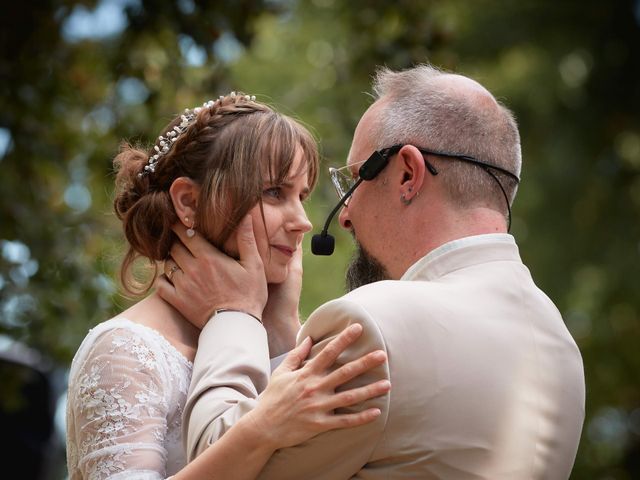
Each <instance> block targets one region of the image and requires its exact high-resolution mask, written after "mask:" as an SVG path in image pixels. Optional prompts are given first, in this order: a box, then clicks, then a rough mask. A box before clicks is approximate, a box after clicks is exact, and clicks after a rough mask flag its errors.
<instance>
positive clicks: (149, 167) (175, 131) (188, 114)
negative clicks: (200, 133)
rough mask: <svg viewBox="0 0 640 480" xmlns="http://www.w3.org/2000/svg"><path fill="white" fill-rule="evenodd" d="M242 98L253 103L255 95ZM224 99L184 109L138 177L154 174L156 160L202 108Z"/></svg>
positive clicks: (165, 151)
mask: <svg viewBox="0 0 640 480" xmlns="http://www.w3.org/2000/svg"><path fill="white" fill-rule="evenodd" d="M229 96H230V97H232V98H233V97H240V95H237V94H236V92H231V93H230V94H229ZM242 97H244V99H245V100H247V101H249V102H253V101H255V99H256V97H255V95H243V96H242ZM224 98H225V97H224V95H221V96H220V97H219V98H218V99H217V100H209V101H208V102H205V103H203V104H202V106H201V107H195V108H193V109H191V110H189V109H188V108H186V109H185V110H184V113H183V114H182V115H181V116H180V118H181V122H180V123H179V124H178V125H176V126H175V127H173V128H172V129H171V130H169V131H168V132H166V133H165V134H164V135H160V136H159V137H158V140H157V141H156V145H154V147H153V149H154V150H155V153H154V154H153V155H152V156H151V157H149V162H148V163H147V164H146V165H145V166H144V169H143V170H142V171H141V172H140V173H138V177H140V178H142V177H144V176H145V175H149V174H150V173H153V172H155V171H156V164H157V163H158V160H160V159H161V158H162V157H163V156H165V155H166V154H167V153H169V151H170V150H171V147H172V146H173V144H174V143H175V142H176V141H177V140H178V138H180V135H182V134H183V133H184V132H185V131H186V130H187V128H189V126H190V125H191V124H192V123H193V121H194V120H195V118H196V117H197V116H198V113H200V111H201V110H202V109H203V108H212V107H214V106H215V105H217V104H219V103H220V102H221V101H222V100H223V99H224Z"/></svg>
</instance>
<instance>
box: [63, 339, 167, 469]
mask: <svg viewBox="0 0 640 480" xmlns="http://www.w3.org/2000/svg"><path fill="white" fill-rule="evenodd" d="M158 357H160V358H158ZM76 360H78V361H82V363H81V364H80V366H79V367H78V369H77V372H75V374H74V375H73V376H72V377H71V379H70V382H69V393H68V398H69V400H68V401H69V411H68V419H69V423H70V425H69V427H70V428H69V431H68V435H69V436H70V437H71V438H69V439H68V441H67V443H68V445H69V446H68V448H71V449H72V450H74V451H72V452H70V453H71V458H72V463H75V465H72V467H73V469H74V470H76V471H77V473H79V474H80V476H81V478H88V479H96V480H102V479H106V478H110V479H114V478H129V479H130V478H136V479H145V480H146V479H150V480H151V479H153V480H155V479H160V478H164V477H165V466H166V459H167V451H166V448H165V441H164V439H165V436H166V433H167V410H168V408H169V405H168V401H167V398H168V397H169V396H168V394H167V392H165V391H164V389H168V388H170V387H169V385H170V381H168V380H167V378H166V373H165V372H164V371H163V361H164V360H165V359H163V358H162V353H161V352H158V351H157V349H156V350H154V349H153V348H151V347H150V346H149V344H148V343H145V342H144V340H143V339H142V338H141V337H139V336H137V335H136V334H135V333H133V332H131V331H127V330H123V329H114V330H110V331H108V332H106V333H104V334H103V335H101V336H100V337H99V338H98V339H97V340H96V342H95V343H94V344H93V345H92V346H91V347H90V348H89V349H88V351H87V353H86V355H84V358H82V359H76ZM76 360H74V361H76ZM70 467H71V466H70ZM70 473H71V478H72V479H73V478H74V475H73V473H72V472H71V468H70Z"/></svg>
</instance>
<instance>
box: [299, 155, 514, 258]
mask: <svg viewBox="0 0 640 480" xmlns="http://www.w3.org/2000/svg"><path fill="white" fill-rule="evenodd" d="M402 147H404V144H398V145H393V146H391V147H388V148H383V149H381V150H376V151H375V152H373V153H372V154H371V156H370V157H369V158H368V159H367V160H365V161H363V162H358V163H354V164H351V165H348V166H347V167H342V168H330V169H329V175H330V177H331V181H332V182H333V186H334V187H335V189H336V192H337V193H338V196H339V197H340V201H339V202H338V204H337V205H336V206H335V207H334V208H333V210H331V213H330V214H329V216H328V217H327V220H326V221H325V222H324V228H323V229H322V232H320V233H319V234H316V235H314V236H313V238H312V239H311V251H312V252H313V253H314V254H316V255H331V254H332V253H333V248H334V243H335V240H334V238H333V236H332V235H330V234H329V225H330V224H331V220H332V219H333V217H334V216H335V214H336V213H337V212H338V210H340V208H341V207H342V206H343V205H347V203H348V201H349V199H350V198H351V195H353V192H354V191H355V189H356V188H358V186H359V185H360V184H361V183H362V182H363V181H369V180H373V179H374V178H376V177H377V176H378V175H379V174H380V172H382V170H384V168H385V167H386V166H387V164H388V163H389V160H390V159H391V157H392V156H393V155H395V154H396V153H398V152H399V151H400V149H401V148H402ZM416 148H417V149H418V150H419V151H420V152H421V153H422V154H423V155H437V156H439V157H449V158H452V159H454V160H460V161H462V162H466V163H470V164H472V165H476V166H478V167H480V168H482V169H483V170H484V171H485V172H487V174H488V175H491V178H493V179H494V180H495V181H496V183H497V184H498V187H500V191H501V192H502V195H504V199H505V202H506V203H507V210H508V212H509V221H508V227H507V229H510V228H511V205H509V197H508V196H507V192H506V191H505V190H504V187H503V186H502V182H501V181H500V180H499V179H498V177H497V176H496V174H495V173H494V172H493V171H494V170H495V171H496V172H499V173H502V174H504V175H507V176H508V177H510V178H512V179H513V180H515V182H516V184H517V183H520V179H519V178H518V176H517V175H515V174H514V173H511V172H510V171H509V170H506V169H504V168H502V167H499V166H497V165H493V164H491V163H487V162H483V161H482V160H478V159H476V158H474V157H471V156H469V155H461V154H458V153H448V152H438V151H435V150H428V149H426V148H421V147H416ZM424 163H425V165H426V166H427V170H429V173H431V175H434V176H435V175H438V170H436V168H435V167H434V166H433V165H432V164H431V163H430V162H429V161H428V160H427V159H426V157H425V159H424ZM360 164H362V165H361V166H360V168H359V169H358V175H357V176H349V175H347V174H345V171H346V170H347V169H350V168H353V167H354V166H356V165H360Z"/></svg>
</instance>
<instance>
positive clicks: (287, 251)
mask: <svg viewBox="0 0 640 480" xmlns="http://www.w3.org/2000/svg"><path fill="white" fill-rule="evenodd" d="M271 247H272V248H275V249H276V250H278V251H279V252H282V253H284V254H285V255H286V256H288V257H292V256H293V252H295V249H293V248H291V247H287V246H286V245H271Z"/></svg>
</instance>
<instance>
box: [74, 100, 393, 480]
mask: <svg viewBox="0 0 640 480" xmlns="http://www.w3.org/2000/svg"><path fill="white" fill-rule="evenodd" d="M163 132H164V133H163V134H162V135H161V136H160V137H159V138H158V140H157V141H156V144H155V145H154V147H153V149H152V150H151V151H150V152H145V151H143V150H140V149H138V148H134V147H132V146H130V145H123V147H122V149H121V151H120V153H119V154H118V155H117V156H116V158H115V160H114V165H115V167H116V169H117V177H116V187H117V191H116V198H115V201H114V207H115V211H116V214H117V215H118V217H119V218H120V219H121V221H122V225H123V230H124V234H125V236H126V239H127V241H128V244H129V249H128V252H127V254H126V256H125V258H124V260H123V264H122V268H121V280H122V284H123V287H124V288H125V290H126V291H127V292H128V293H130V294H147V293H149V291H150V290H151V286H152V285H153V281H154V279H155V278H157V277H158V275H159V274H160V269H161V268H164V269H165V273H166V276H167V278H168V279H169V280H171V278H172V277H173V276H174V275H180V274H181V273H182V272H181V271H180V270H179V269H178V268H177V266H176V265H175V264H173V265H172V264H171V262H166V265H164V267H163V266H162V265H163V262H164V261H165V260H166V259H167V258H168V257H169V255H170V252H171V250H172V248H173V249H175V248H176V244H177V243H179V242H177V237H176V236H175V234H174V233H173V229H175V228H176V226H177V225H184V227H186V228H187V235H188V236H195V235H196V234H198V235H200V236H202V237H204V238H206V239H207V240H208V241H210V242H211V243H213V244H215V245H216V246H217V247H218V248H220V249H222V250H224V251H225V252H226V253H228V254H229V255H232V256H236V257H237V255H238V242H237V235H238V228H239V226H240V225H242V227H241V228H242V229H244V230H246V229H249V230H251V229H253V234H254V236H255V240H256V245H257V248H258V250H259V252H260V257H261V259H262V262H263V268H264V273H265V276H266V279H267V282H268V292H269V300H268V302H267V306H266V308H265V309H264V311H262V312H249V313H251V314H252V315H253V316H254V317H255V319H256V321H258V322H261V323H262V324H263V325H264V328H265V329H266V331H267V334H268V339H269V340H268V343H269V345H268V347H269V350H270V353H271V356H272V357H273V356H277V355H279V354H281V353H283V352H286V351H288V350H291V348H292V347H293V345H294V343H295V335H296V332H297V330H298V328H299V319H298V301H299V296H300V288H301V275H302V266H301V241H302V237H303V236H304V234H305V233H306V232H308V231H309V230H310V228H311V224H310V223H309V221H308V219H307V217H306V214H305V212H304V208H303V201H304V200H305V199H306V198H307V197H308V196H309V194H310V191H311V188H312V187H313V186H314V184H315V182H316V177H317V170H318V154H317V150H316V144H315V141H314V140H313V138H312V137H311V135H310V134H309V133H308V132H307V130H306V129H304V128H303V127H302V126H301V125H300V124H298V123H297V122H296V121H294V120H293V119H291V118H289V117H287V116H284V115H281V114H279V113H277V112H275V111H273V110H272V109H271V108H270V107H268V106H267V105H264V104H262V103H259V102H257V101H255V98H254V97H249V96H246V95H239V94H235V93H231V94H230V95H227V96H224V97H220V98H219V99H218V100H216V101H211V102H207V103H206V104H204V105H203V106H202V107H198V108H195V109H191V110H186V111H185V112H184V113H183V114H182V115H180V116H178V117H177V118H175V119H174V120H173V121H172V122H171V123H170V124H169V125H168V126H167V127H166V129H165V130H163ZM196 232H197V233H196ZM141 258H142V259H145V258H146V259H148V260H149V262H150V264H151V265H152V266H153V272H152V275H151V276H150V278H149V279H148V281H147V282H146V283H138V281H137V280H136V279H135V278H134V276H133V273H132V270H133V267H134V262H135V261H136V260H138V259H141ZM212 313H213V312H212ZM216 314H217V315H218V314H219V315H225V313H224V312H220V311H219V312H216ZM211 321H215V317H214V318H213V319H212V320H211ZM360 333H361V327H360V326H359V325H353V326H352V327H350V328H349V329H347V330H345V331H344V332H343V333H342V334H341V335H340V336H338V337H337V338H336V339H335V340H334V341H333V342H331V343H330V344H328V345H327V346H326V347H325V348H324V350H323V352H322V354H320V355H318V356H317V357H316V358H314V359H313V360H311V361H309V362H307V363H306V364H305V365H304V366H301V365H302V362H303V360H304V359H305V358H306V356H307V354H308V353H309V350H310V348H311V340H310V339H306V340H305V341H304V342H302V344H301V345H300V346H299V347H297V348H296V349H294V350H292V351H291V352H290V353H289V355H288V356H287V357H286V359H285V360H284V361H283V362H282V364H281V365H280V367H278V368H277V369H276V370H275V371H274V372H273V374H272V377H271V380H270V381H269V384H268V386H267V388H266V389H265V390H264V392H262V393H261V394H260V396H259V402H258V407H257V408H255V409H253V410H252V411H251V412H249V413H247V414H246V415H245V416H244V417H242V419H241V421H240V422H239V423H237V424H236V425H234V426H233V428H231V429H230V430H229V431H228V432H226V433H225V434H224V436H223V437H222V438H221V439H220V440H219V441H217V442H216V443H214V444H213V445H211V446H210V447H208V449H207V450H206V451H205V452H204V453H203V454H202V455H200V456H198V457H197V458H196V459H195V460H194V461H192V462H191V463H189V464H188V465H187V464H186V457H185V452H184V447H183V442H182V437H181V429H182V428H183V426H182V413H183V408H184V404H185V400H186V396H187V391H188V388H189V382H190V377H191V369H192V362H193V359H194V358H195V355H196V352H197V344H198V335H199V329H198V328H196V327H194V326H193V325H192V324H191V323H189V322H188V321H187V320H186V319H185V318H184V317H183V316H182V315H181V314H180V313H179V312H178V311H177V310H175V309H173V308H172V307H171V306H170V305H169V304H168V303H166V302H164V301H163V300H162V299H161V298H160V297H159V296H158V295H157V294H156V293H151V294H150V295H148V296H146V298H144V299H143V300H141V301H139V302H138V303H136V304H135V305H133V306H132V307H131V308H129V309H127V310H125V311H124V312H122V313H120V314H119V315H117V316H116V317H114V318H112V319H110V320H107V321H105V322H103V323H101V324H100V325H98V326H96V327H95V328H93V329H92V330H91V331H90V332H89V333H88V334H87V336H86V338H85V339H84V341H83V342H82V344H81V346H80V348H79V349H78V351H77V353H76V355H75V357H74V359H73V363H72V366H71V371H70V376H69V395H68V399H69V400H68V408H67V463H68V468H69V476H70V479H71V480H76V479H83V478H90V479H106V478H110V479H118V478H127V479H131V478H135V479H154V480H155V479H162V478H166V477H167V476H173V477H172V478H174V479H175V480H178V479H192V478H193V479H195V478H198V479H201V478H221V479H239V480H241V479H252V478H255V477H256V476H257V475H258V474H259V472H260V470H261V469H262V467H263V466H264V464H265V463H266V462H267V460H268V459H269V457H270V456H271V455H272V454H273V452H275V451H276V450H277V449H279V448H283V447H286V446H291V445H295V444H298V443H301V442H303V441H305V440H307V439H309V438H311V437H312V436H314V435H316V434H318V433H321V432H323V431H326V430H330V429H334V428H345V427H352V426H357V425H361V424H363V423H367V422H370V421H372V420H374V419H375V418H376V416H378V415H379V414H380V412H379V411H378V410H376V409H369V410H365V411H363V412H360V413H356V414H342V415H340V414H335V413H334V409H336V408H340V407H344V406H348V405H353V404H355V403H359V402H361V401H363V400H365V399H368V398H371V397H374V396H378V395H381V394H383V393H386V391H387V390H388V388H389V387H388V384H386V383H383V382H380V383H376V384H371V385H365V386H363V387H360V388H356V389H354V390H351V391H350V394H352V395H346V396H345V395H339V394H336V393H335V389H336V388H337V387H338V386H339V385H341V384H343V383H345V382H347V381H348V380H350V379H352V378H353V377H354V376H357V375H359V374H361V373H363V372H365V371H367V370H368V369H370V368H373V367H375V366H377V365H379V364H381V363H383V362H384V361H385V356H384V353H383V352H379V351H378V352H371V353H369V354H367V355H365V356H363V357H361V358H360V359H358V360H355V361H354V362H351V363H350V364H347V365H344V366H343V367H341V368H339V369H337V370H335V371H334V372H333V373H328V372H330V371H331V366H332V364H333V363H334V361H335V359H336V358H337V356H338V355H339V354H340V353H341V352H342V351H343V350H344V349H345V348H346V347H347V346H348V345H349V344H350V343H352V342H354V341H355V340H356V339H357V337H358V336H359V335H360ZM242 340H243V339H242V338H238V339H237V341H238V343H239V344H241V342H242ZM265 348H266V347H265ZM225 354H226V353H225ZM230 354H231V355H232V354H233V352H230ZM312 384H313V385H314V388H313V389H312V390H313V392H314V393H313V395H311V396H309V395H304V394H301V393H302V392H305V391H310V389H307V387H308V386H309V385H312ZM318 385H320V387H318ZM223 387H225V388H233V387H230V386H228V385H225V386H223ZM305 389H306V390H305ZM257 393H260V392H257Z"/></svg>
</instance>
